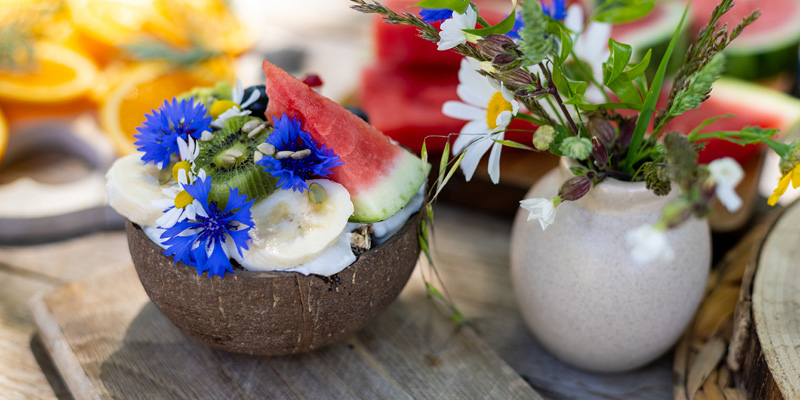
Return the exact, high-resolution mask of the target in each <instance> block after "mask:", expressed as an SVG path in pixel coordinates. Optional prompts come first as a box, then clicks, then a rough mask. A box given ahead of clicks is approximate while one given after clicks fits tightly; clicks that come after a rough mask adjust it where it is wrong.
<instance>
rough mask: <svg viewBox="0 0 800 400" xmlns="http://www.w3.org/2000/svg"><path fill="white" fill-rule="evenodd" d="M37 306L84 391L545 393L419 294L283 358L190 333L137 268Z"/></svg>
mask: <svg viewBox="0 0 800 400" xmlns="http://www.w3.org/2000/svg"><path fill="white" fill-rule="evenodd" d="M31 308H32V310H33V315H34V318H35V321H36V324H37V326H38V328H39V331H40V333H41V336H42V338H43V340H44V342H45V345H46V347H47V348H48V350H49V351H50V353H51V354H52V356H53V359H54V362H55V364H56V366H57V367H58V369H59V371H60V372H61V374H62V376H63V378H64V380H65V382H66V384H67V386H68V387H69V389H70V391H71V392H72V393H73V394H74V395H75V397H76V398H126V399H127V398H131V399H138V398H141V399H153V398H160V399H166V398H169V399H189V398H191V399H195V398H209V399H221V398H278V399H283V398H287V399H288V398H369V399H375V398H387V399H409V398H462V399H477V398H533V399H538V398H541V397H540V396H539V395H538V394H537V393H536V392H535V391H534V390H533V389H532V388H531V387H530V386H529V385H528V384H527V383H526V382H525V381H524V380H523V379H522V378H521V377H520V376H519V375H517V373H516V372H514V370H513V369H512V368H511V367H509V366H508V365H507V364H506V363H505V362H503V361H502V360H501V359H500V358H499V357H498V356H497V355H496V354H495V353H494V352H493V351H492V350H491V349H490V348H489V347H488V346H487V345H486V344H485V343H484V342H483V341H482V340H480V339H479V338H478V337H477V336H476V335H475V334H474V333H473V332H472V331H471V330H470V329H469V328H458V327H457V326H456V325H454V324H453V323H451V322H449V321H448V320H447V319H446V318H443V317H442V315H441V313H440V312H439V311H438V310H437V309H436V308H435V306H434V303H432V302H431V301H430V300H429V299H427V298H426V297H425V296H424V292H422V291H416V290H411V291H409V290H407V291H405V292H403V296H401V298H400V299H398V300H397V301H395V302H394V303H393V304H392V305H391V306H390V307H389V308H388V309H387V310H386V311H385V312H384V313H383V314H382V315H381V316H379V317H378V318H377V319H376V320H375V321H374V322H373V323H371V324H370V325H369V326H368V327H367V328H365V329H363V330H362V331H360V332H359V333H357V334H356V335H354V336H352V337H351V338H349V339H347V340H346V341H344V342H342V343H339V344H335V345H332V346H330V347H327V348H324V349H321V350H319V351H315V352H312V353H309V354H304V355H299V356H290V357H275V358H267V357H254V356H246V355H239V354H232V353H227V352H225V351H220V350H213V349H211V348H209V347H206V346H205V345H203V344H201V343H199V342H196V341H194V340H193V339H191V338H189V337H187V336H185V335H184V334H183V333H181V332H180V331H179V330H178V329H177V328H176V327H175V326H174V325H172V323H170V322H169V321H168V320H167V319H166V318H165V317H164V316H163V315H162V314H161V313H160V312H159V311H158V309H157V308H156V307H155V306H154V305H153V304H152V303H151V302H150V301H149V300H148V298H147V295H146V294H145V292H144V290H143V289H142V287H141V285H140V284H139V281H138V278H137V277H136V273H135V271H134V269H133V266H129V267H127V268H123V269H121V270H118V271H116V272H112V273H110V274H106V275H100V276H95V277H92V278H89V279H85V280H82V281H77V282H74V283H70V284H67V285H64V286H61V287H59V288H57V289H56V290H54V291H52V292H49V293H47V294H44V295H42V296H39V297H37V298H34V300H33V301H32V303H31Z"/></svg>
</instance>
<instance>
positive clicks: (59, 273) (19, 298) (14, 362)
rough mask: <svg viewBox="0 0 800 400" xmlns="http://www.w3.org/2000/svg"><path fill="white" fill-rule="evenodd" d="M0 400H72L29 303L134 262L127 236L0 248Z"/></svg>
mask: <svg viewBox="0 0 800 400" xmlns="http://www.w3.org/2000/svg"><path fill="white" fill-rule="evenodd" d="M0 260H2V261H0V280H2V282H3V289H2V290H0V394H2V395H1V396H0V397H2V398H4V399H5V398H11V399H17V398H19V399H47V398H59V399H69V398H71V395H70V393H69V391H68V390H67V388H66V387H65V386H64V384H63V382H62V381H61V377H60V376H59V375H58V372H57V371H56V370H55V369H54V368H53V366H52V364H51V363H52V361H51V360H50V359H49V354H48V353H47V352H46V351H45V350H44V349H43V348H42V347H41V343H40V341H39V340H38V339H34V338H33V334H34V332H35V330H36V327H35V325H34V323H33V318H32V317H31V315H30V310H29V308H28V302H29V301H30V299H31V298H32V297H33V296H34V295H35V294H36V293H37V292H41V291H46V290H49V289H52V288H54V287H55V286H56V285H58V284H61V283H63V282H64V281H65V280H68V279H75V278H79V277H83V276H86V275H89V274H91V273H93V272H95V271H97V270H102V269H104V268H107V267H110V268H115V267H118V266H119V265H126V264H127V263H129V262H130V255H129V254H128V252H127V244H126V242H125V235H124V233H121V232H106V233H98V234H94V235H89V236H84V237H80V238H75V239H72V240H69V241H66V242H59V243H49V244H44V245H35V246H19V247H12V246H0Z"/></svg>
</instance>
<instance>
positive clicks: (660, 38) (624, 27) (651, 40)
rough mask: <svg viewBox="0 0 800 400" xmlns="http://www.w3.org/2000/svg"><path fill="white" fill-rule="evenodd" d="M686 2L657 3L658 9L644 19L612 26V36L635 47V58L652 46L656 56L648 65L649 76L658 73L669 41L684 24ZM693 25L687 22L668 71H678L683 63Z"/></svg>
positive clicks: (653, 55) (653, 56) (669, 1)
mask: <svg viewBox="0 0 800 400" xmlns="http://www.w3.org/2000/svg"><path fill="white" fill-rule="evenodd" d="M685 6H686V5H685V4H684V3H683V2H682V1H676V0H667V1H661V2H658V3H656V6H655V8H653V11H651V12H650V14H647V16H645V17H644V18H640V19H638V20H635V21H631V22H628V23H624V24H619V25H614V26H613V27H612V28H611V37H612V38H614V39H615V40H616V41H618V42H620V43H625V44H629V45H631V46H632V47H633V50H634V54H633V61H634V62H638V61H639V60H641V59H642V57H644V55H645V54H646V53H647V50H648V49H652V50H653V53H652V58H651V60H650V65H649V66H648V68H647V73H648V74H649V75H648V76H650V77H652V76H653V75H655V73H656V70H657V69H658V64H659V63H660V62H661V59H662V58H663V57H664V54H665V53H666V52H667V47H669V41H670V40H671V39H672V35H673V34H674V33H675V29H676V28H677V27H678V25H679V24H680V23H681V17H682V16H683V9H684V7H685ZM689 31H690V29H689V26H688V24H686V25H685V28H684V31H683V32H682V33H681V36H679V37H678V39H679V41H678V43H677V44H676V47H675V50H674V54H676V55H678V56H673V57H672V59H671V60H670V62H669V65H668V68H667V74H670V75H671V74H674V73H675V72H677V71H678V68H680V66H681V63H683V57H681V56H680V55H682V54H683V53H685V52H686V50H687V49H688V48H689Z"/></svg>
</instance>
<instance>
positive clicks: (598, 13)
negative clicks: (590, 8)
mask: <svg viewBox="0 0 800 400" xmlns="http://www.w3.org/2000/svg"><path fill="white" fill-rule="evenodd" d="M655 5H656V1H655V0H605V1H602V2H601V3H600V5H599V6H598V7H597V8H595V10H594V12H593V13H592V18H591V20H592V21H598V22H605V23H609V24H622V23H625V22H630V21H634V20H637V19H639V18H642V17H644V16H645V15H647V14H649V13H650V11H653V7H655Z"/></svg>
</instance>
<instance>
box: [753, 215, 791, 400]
mask: <svg viewBox="0 0 800 400" xmlns="http://www.w3.org/2000/svg"><path fill="white" fill-rule="evenodd" d="M798 225H800V203H798V202H794V203H792V204H791V205H790V206H788V207H787V208H786V210H785V211H784V212H783V213H782V215H781V216H780V217H779V219H778V220H777V222H776V223H775V224H774V225H773V226H772V228H771V229H770V231H769V232H768V234H767V236H766V238H765V239H764V243H763V245H762V247H761V250H760V252H759V255H758V264H757V265H756V276H755V281H754V282H753V297H752V310H753V323H754V330H755V332H754V333H755V334H754V335H751V341H750V342H751V348H750V350H749V352H750V353H751V354H750V355H749V357H750V361H751V363H752V364H754V365H751V366H750V368H748V373H747V374H746V376H745V379H746V382H751V383H754V384H758V383H757V381H756V382H754V378H756V377H763V378H762V380H761V382H763V383H764V385H763V386H762V387H761V389H760V390H763V393H762V396H763V397H760V398H765V399H767V398H768V399H773V398H775V399H777V398H786V399H797V398H800V353H799V352H798V349H800V335H798V332H800V313H798V308H797V306H798V304H800V290H798V289H800V271H798V269H797V266H798V263H799V262H800V247H798V245H797V244H798V243H800V230H798V229H797V227H798ZM759 347H760V349H759ZM759 350H760V351H759ZM759 353H763V362H761V355H760V354H759ZM767 376H771V378H772V381H770V380H769V379H764V378H766V377H767ZM773 382H774V385H775V387H776V388H777V389H778V390H777V391H776V390H774V388H773V387H772V383H773Z"/></svg>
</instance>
